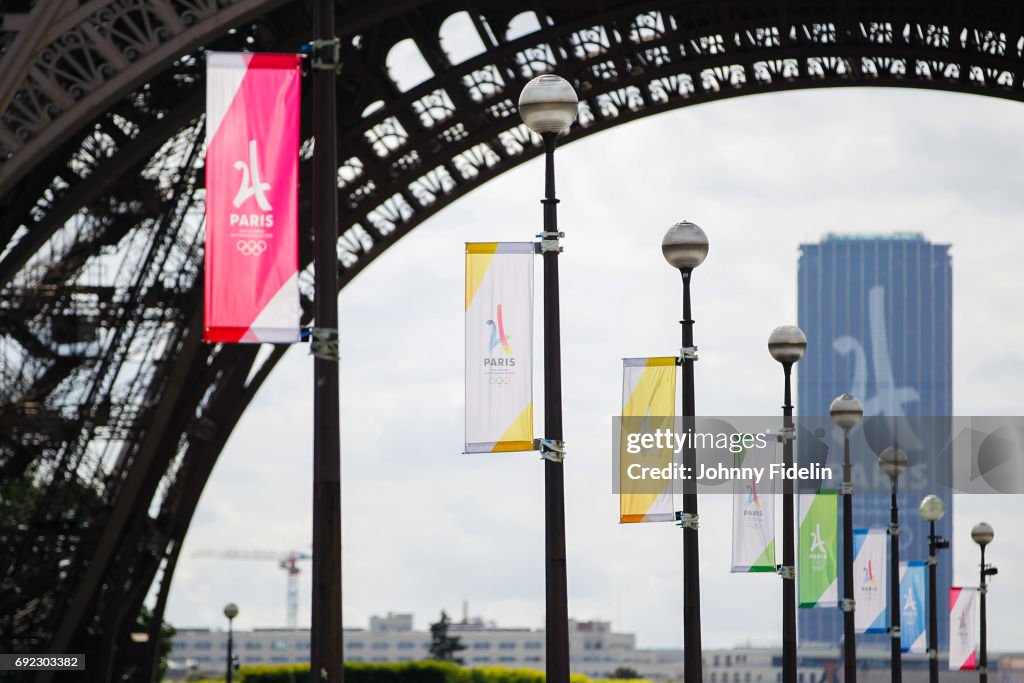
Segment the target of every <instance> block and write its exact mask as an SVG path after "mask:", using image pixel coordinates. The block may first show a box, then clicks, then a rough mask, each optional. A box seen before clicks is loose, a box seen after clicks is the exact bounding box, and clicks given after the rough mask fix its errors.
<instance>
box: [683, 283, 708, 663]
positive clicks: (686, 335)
mask: <svg viewBox="0 0 1024 683" xmlns="http://www.w3.org/2000/svg"><path fill="white" fill-rule="evenodd" d="M679 272H680V273H681V274H682V276H683V319H682V320H681V321H680V324H681V325H682V333H683V351H682V357H681V359H680V365H681V366H682V375H683V387H682V413H683V433H684V434H692V433H693V432H694V428H695V424H694V416H695V415H696V414H697V413H696V406H695V405H694V380H693V364H694V360H695V359H694V358H692V357H687V349H692V348H693V314H692V312H691V309H690V278H691V276H692V275H693V269H692V268H680V270H679ZM683 468H684V469H683V471H684V472H685V473H687V474H688V478H686V479H684V480H683V678H684V680H686V681H688V682H689V681H697V682H699V681H703V680H704V675H703V661H702V649H701V637H700V558H699V552H700V551H699V544H698V536H697V519H698V516H697V482H696V480H695V479H693V477H694V476H696V471H697V452H696V450H695V449H694V447H693V442H692V440H690V439H687V440H686V442H685V443H684V445H683Z"/></svg>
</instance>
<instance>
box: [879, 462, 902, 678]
mask: <svg viewBox="0 0 1024 683" xmlns="http://www.w3.org/2000/svg"><path fill="white" fill-rule="evenodd" d="M878 467H879V468H880V469H881V470H882V473H883V474H885V476H887V477H889V479H890V480H891V481H892V502H891V503H890V505H889V639H890V642H891V652H892V662H891V667H890V669H891V671H892V683H900V681H901V680H902V679H903V659H902V653H901V650H900V536H899V534H900V510H899V503H898V502H897V500H896V494H897V492H898V488H899V484H898V482H899V478H900V475H901V474H903V472H904V471H905V470H906V469H907V455H906V453H904V452H903V451H901V450H900V449H899V448H896V447H890V448H886V449H885V450H884V451H882V454H881V455H880V456H879V457H878Z"/></svg>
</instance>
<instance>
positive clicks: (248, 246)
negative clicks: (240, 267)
mask: <svg viewBox="0 0 1024 683" xmlns="http://www.w3.org/2000/svg"><path fill="white" fill-rule="evenodd" d="M235 248H236V249H238V251H240V252H242V256H259V255H260V254H262V253H263V252H265V251H266V250H267V243H266V242H264V241H263V240H238V241H237V242H235Z"/></svg>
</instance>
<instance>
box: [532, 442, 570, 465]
mask: <svg viewBox="0 0 1024 683" xmlns="http://www.w3.org/2000/svg"><path fill="white" fill-rule="evenodd" d="M535 441H536V443H537V449H538V450H540V457H541V458H543V459H544V460H550V461H551V462H562V461H563V460H565V442H564V441H558V440H556V439H536V440H535Z"/></svg>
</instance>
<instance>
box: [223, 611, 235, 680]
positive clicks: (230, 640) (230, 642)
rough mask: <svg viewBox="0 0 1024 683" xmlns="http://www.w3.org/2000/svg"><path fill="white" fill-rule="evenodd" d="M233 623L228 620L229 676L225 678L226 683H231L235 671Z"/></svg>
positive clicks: (231, 620)
mask: <svg viewBox="0 0 1024 683" xmlns="http://www.w3.org/2000/svg"><path fill="white" fill-rule="evenodd" d="M233 621H234V620H233V619H228V670H227V675H225V676H224V681H225V683H231V674H232V669H234V666H233V665H234V663H235V662H234V655H233V652H232V650H233V648H234V643H233V642H232V635H233V634H232V628H231V624H232V622H233Z"/></svg>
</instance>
